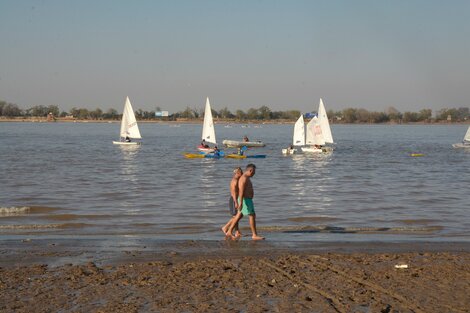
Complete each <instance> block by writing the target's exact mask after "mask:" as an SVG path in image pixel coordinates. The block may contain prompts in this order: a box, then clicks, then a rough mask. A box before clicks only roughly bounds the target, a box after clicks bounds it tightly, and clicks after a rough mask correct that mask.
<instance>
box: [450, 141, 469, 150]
mask: <svg viewBox="0 0 470 313" xmlns="http://www.w3.org/2000/svg"><path fill="white" fill-rule="evenodd" d="M452 147H454V148H456V149H470V143H462V142H459V143H454V144H453V145H452Z"/></svg>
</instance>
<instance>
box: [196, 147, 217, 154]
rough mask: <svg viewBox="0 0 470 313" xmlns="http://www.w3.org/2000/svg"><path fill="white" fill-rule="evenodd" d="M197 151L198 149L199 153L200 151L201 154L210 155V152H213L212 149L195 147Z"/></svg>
mask: <svg viewBox="0 0 470 313" xmlns="http://www.w3.org/2000/svg"><path fill="white" fill-rule="evenodd" d="M197 149H198V150H199V151H201V152H202V153H211V152H214V149H213V148H202V147H197Z"/></svg>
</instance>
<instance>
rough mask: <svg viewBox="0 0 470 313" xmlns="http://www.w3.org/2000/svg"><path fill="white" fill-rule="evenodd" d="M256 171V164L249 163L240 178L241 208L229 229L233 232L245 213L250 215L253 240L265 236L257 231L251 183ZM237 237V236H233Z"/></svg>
mask: <svg viewBox="0 0 470 313" xmlns="http://www.w3.org/2000/svg"><path fill="white" fill-rule="evenodd" d="M255 173H256V166H255V165H254V164H251V163H250V164H248V165H247V166H246V169H245V173H243V175H242V176H241V177H240V178H239V179H238V204H239V210H238V213H237V215H236V216H235V218H234V219H233V221H232V225H230V228H229V229H228V231H227V233H228V234H230V235H231V234H232V232H233V230H234V228H235V225H237V224H238V222H239V221H240V219H241V218H242V217H243V216H244V215H248V217H249V221H250V228H251V238H252V239H253V240H263V239H264V237H261V236H258V233H257V232H256V214H255V205H254V203H253V197H254V190H253V184H252V183H251V177H253V176H254V175H255ZM232 238H233V239H236V238H235V237H232Z"/></svg>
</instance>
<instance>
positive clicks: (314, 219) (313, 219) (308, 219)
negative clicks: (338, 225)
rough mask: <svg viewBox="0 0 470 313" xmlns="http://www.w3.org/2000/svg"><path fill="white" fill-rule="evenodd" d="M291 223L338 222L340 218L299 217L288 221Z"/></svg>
mask: <svg viewBox="0 0 470 313" xmlns="http://www.w3.org/2000/svg"><path fill="white" fill-rule="evenodd" d="M288 220H289V221H291V222H299V223H302V222H325V221H337V220H340V218H337V217H330V216H299V217H291V218H289V219H288Z"/></svg>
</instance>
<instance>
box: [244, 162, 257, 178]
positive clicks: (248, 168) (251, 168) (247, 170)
mask: <svg viewBox="0 0 470 313" xmlns="http://www.w3.org/2000/svg"><path fill="white" fill-rule="evenodd" d="M255 173H256V165H254V164H253V163H250V164H248V165H247V166H246V168H245V174H246V175H247V176H248V177H253V176H254V175H255Z"/></svg>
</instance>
